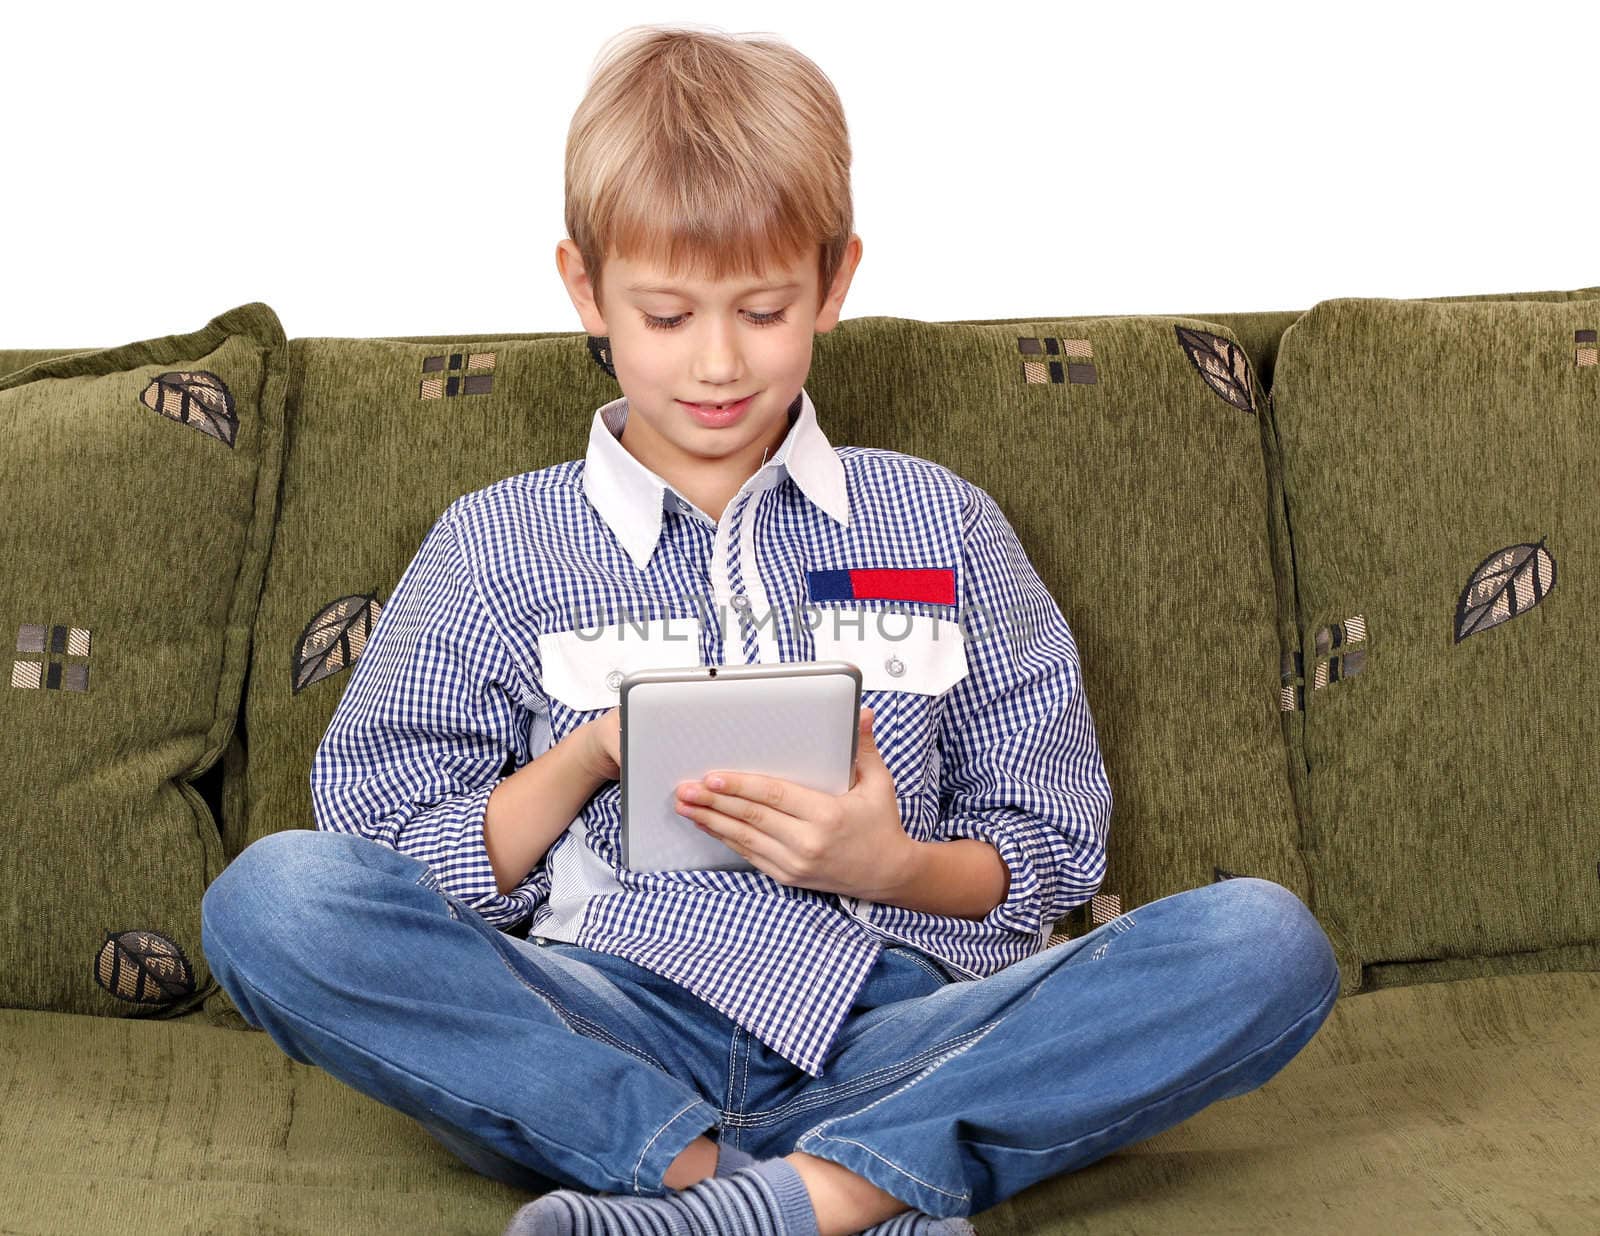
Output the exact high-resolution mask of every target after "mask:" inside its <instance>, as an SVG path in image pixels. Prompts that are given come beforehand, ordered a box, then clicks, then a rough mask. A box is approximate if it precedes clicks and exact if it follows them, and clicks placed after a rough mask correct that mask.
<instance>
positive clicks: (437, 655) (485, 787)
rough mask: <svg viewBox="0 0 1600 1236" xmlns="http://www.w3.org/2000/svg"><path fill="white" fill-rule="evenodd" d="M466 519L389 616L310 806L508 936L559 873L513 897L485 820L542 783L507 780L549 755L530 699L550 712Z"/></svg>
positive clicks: (322, 764) (325, 752)
mask: <svg viewBox="0 0 1600 1236" xmlns="http://www.w3.org/2000/svg"><path fill="white" fill-rule="evenodd" d="M453 511H454V506H453V504H452V507H451V509H450V510H446V511H445V513H444V514H443V515H441V516H440V517H439V519H438V521H437V522H436V523H435V524H434V525H433V527H432V529H430V530H429V532H428V535H427V536H426V537H425V538H424V539H423V542H422V546H421V548H420V549H418V551H417V553H416V556H415V557H414V558H413V559H412V560H411V563H410V565H409V566H407V567H406V570H405V573H404V574H403V575H402V576H401V577H400V582H399V583H397V584H396V585H395V588H394V591H393V593H392V594H391V595H390V597H389V600H388V602H387V603H386V604H385V605H384V606H383V609H382V611H381V612H380V613H379V616H378V622H377V624H376V625H375V626H374V628H373V631H372V634H371V637H370V638H369V639H368V641H367V644H366V646H365V648H364V649H363V650H362V652H361V656H360V658H359V659H358V660H357V661H356V664H355V668H354V669H353V670H352V671H351V678H350V681H349V682H348V683H347V684H346V685H345V691H344V694H343V696H341V697H340V700H339V704H338V707H337V708H336V709H335V710H334V714H333V719H332V720H331V722H330V723H329V725H328V729H327V732H326V733H325V734H324V735H323V737H322V741H321V743H320V744H319V745H318V747H317V750H316V754H315V755H314V756H313V758H312V762H311V798H312V804H313V809H314V812H315V816H316V826H317V827H318V828H319V829H324V830H328V831H334V832H349V833H359V834H360V835H362V836H364V837H367V838H370V839H371V840H374V841H379V842H382V843H383V844H385V845H388V846H392V847H393V848H394V849H396V850H399V851H401V852H402V853H405V854H409V855H411V856H412V857H414V858H419V859H422V860H423V861H424V862H426V863H428V865H429V866H430V867H432V869H433V872H434V874H435V875H436V876H437V877H438V880H439V884H440V886H441V887H442V888H443V890H444V891H446V892H448V893H450V894H452V895H453V896H455V897H458V898H459V899H460V900H462V901H463V902H465V903H466V904H467V905H469V906H471V907H472V908H473V909H474V910H476V911H477V912H478V913H479V914H481V915H482V916H483V917H484V918H485V919H486V920H487V921H489V922H491V923H493V924H495V925H497V926H502V927H506V926H510V925H512V924H514V923H517V922H519V921H521V920H522V919H524V918H526V917H528V915H529V914H530V913H532V911H533V908H534V907H535V906H536V905H537V904H538V902H539V901H540V900H542V898H543V897H544V896H545V895H546V894H547V893H548V891H549V878H548V872H547V871H544V870H538V871H536V872H532V873H529V874H527V878H525V879H522V881H521V884H520V886H519V887H517V888H515V889H514V890H509V891H510V892H512V893H513V894H514V895H504V894H502V893H501V891H500V884H499V883H498V882H497V880H496V875H495V869H494V864H492V863H491V862H490V858H489V853H488V849H487V844H486V838H485V835H484V819H485V812H486V810H487V807H488V803H489V796H490V795H491V794H492V793H493V792H494V790H495V788H496V787H497V786H499V785H500V784H501V783H502V782H506V781H510V780H511V779H512V778H513V777H515V776H519V775H521V773H526V772H530V771H531V769H530V768H528V767H525V768H522V769H519V771H518V773H517V774H512V775H511V776H507V775H505V773H504V769H505V767H506V763H507V757H508V756H515V757H516V762H518V763H524V762H525V761H527V760H528V759H530V758H531V757H532V756H535V755H538V754H540V753H539V752H536V751H530V750H529V749H528V748H529V746H530V744H531V742H532V741H533V740H532V739H531V738H530V730H531V729H533V728H534V725H535V723H536V722H537V721H538V720H540V718H539V717H538V716H537V714H536V712H535V711H533V710H531V709H530V708H527V707H523V706H522V704H521V703H519V697H521V698H526V699H527V700H528V701H529V702H530V704H532V705H534V706H535V707H537V706H538V705H539V704H540V703H541V701H538V700H537V699H536V697H535V696H534V695H533V693H532V691H531V690H528V689H527V688H525V687H523V686H522V685H520V684H521V683H522V679H521V676H520V675H519V673H518V670H517V667H516V665H515V663H514V661H513V659H512V657H511V655H510V653H509V651H508V649H507V648H506V645H505V642H504V640H503V639H502V638H501V636H500V633H499V631H498V630H497V629H496V628H495V626H494V624H493V621H492V620H491V619H490V617H489V615H488V613H487V611H486V610H485V608H484V606H483V603H482V600H481V598H480V596H479V594H478V591H477V589H476V588H475V587H474V585H473V583H472V580H471V578H470V576H469V574H468V571H467V566H466V562H465V559H464V558H463V556H462V552H461V547H460V545H459V543H458V541H457V536H456V530H455V524H454V520H453ZM525 690H527V694H526V695H525V696H524V694H523V692H524V691H525ZM540 728H541V730H543V727H540ZM543 733H544V736H545V743H546V745H548V730H543ZM580 805H581V804H580ZM566 822H567V823H570V822H571V817H569V818H568V820H567V821H566ZM561 827H562V828H564V827H565V824H562V826H561ZM559 832H560V829H556V830H555V833H554V834H553V836H554V835H559ZM553 836H552V838H551V839H552V840H553ZM546 846H548V842H546ZM542 855H543V850H542V849H541V850H540V852H539V854H538V855H536V856H534V857H533V859H532V861H533V862H535V863H536V862H537V861H538V859H539V858H542ZM503 865H504V864H503V863H502V866H503ZM523 871H524V873H528V868H524V869H523ZM512 882H513V883H514V882H515V881H512Z"/></svg>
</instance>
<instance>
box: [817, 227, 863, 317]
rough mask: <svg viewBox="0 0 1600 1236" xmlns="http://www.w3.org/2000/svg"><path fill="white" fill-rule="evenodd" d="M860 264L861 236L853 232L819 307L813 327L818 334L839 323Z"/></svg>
mask: <svg viewBox="0 0 1600 1236" xmlns="http://www.w3.org/2000/svg"><path fill="white" fill-rule="evenodd" d="M860 264H861V237H860V236H859V235H857V234H856V233H854V232H852V233H851V234H850V240H849V242H848V243H847V244H846V245H845V249H844V256H843V257H842V258H841V259H840V261H839V269H838V270H837V271H835V272H834V275H833V287H832V288H831V289H829V291H828V294H827V295H826V296H824V297H823V298H822V304H821V305H820V306H818V308H817V324H816V326H815V327H814V328H813V329H814V330H815V331H816V333H817V334H819V335H825V334H827V333H828V332H829V331H830V330H832V329H833V328H834V327H835V326H837V325H839V314H840V313H841V312H842V311H843V309H844V297H845V293H846V292H848V291H849V290H850V281H851V280H852V279H853V278H855V273H856V267H857V266H859V265H860Z"/></svg>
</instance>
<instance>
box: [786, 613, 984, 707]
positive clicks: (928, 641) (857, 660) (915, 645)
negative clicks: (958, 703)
mask: <svg viewBox="0 0 1600 1236" xmlns="http://www.w3.org/2000/svg"><path fill="white" fill-rule="evenodd" d="M908 624H909V625H908ZM812 636H813V638H814V640H815V648H816V657H817V660H819V661H835V660H837V661H849V662H850V663H851V664H852V665H854V666H856V667H857V668H858V669H859V670H860V671H861V689H862V691H863V692H866V691H895V692H905V693H908V694H911V695H924V696H938V695H943V694H944V693H945V692H946V691H948V690H949V689H950V688H951V687H953V686H955V685H956V683H958V682H960V681H961V680H962V679H963V678H965V677H966V676H967V648H966V640H965V638H964V637H963V635H962V632H961V624H960V623H958V622H955V621H954V620H952V619H949V618H939V617H936V616H934V615H931V614H907V613H903V612H898V611H890V610H824V611H823V612H822V619H821V621H820V622H819V623H818V624H817V627H816V629H815V630H814V631H813V632H812Z"/></svg>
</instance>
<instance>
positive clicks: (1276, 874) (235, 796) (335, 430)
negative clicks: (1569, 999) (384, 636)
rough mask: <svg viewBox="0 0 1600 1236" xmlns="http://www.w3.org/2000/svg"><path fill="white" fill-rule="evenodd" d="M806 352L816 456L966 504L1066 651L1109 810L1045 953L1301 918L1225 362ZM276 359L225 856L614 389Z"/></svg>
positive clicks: (996, 341)
mask: <svg viewBox="0 0 1600 1236" xmlns="http://www.w3.org/2000/svg"><path fill="white" fill-rule="evenodd" d="M815 346H816V351H815V356H814V361H813V366H812V370H811V373H810V376H809V378H808V380H807V389H808V391H809V392H810V393H811V395H812V397H813V400H814V401H815V403H816V405H817V409H818V416H819V421H820V423H821V425H822V427H823V430H824V432H825V433H827V435H828V437H829V439H830V440H831V441H832V442H833V443H834V444H835V445H861V446H875V447H887V448H891V449H895V450H899V451H903V452H905V453H908V454H911V455H918V456H922V457H924V458H928V459H932V460H936V461H938V462H939V463H942V464H945V465H946V466H948V467H950V468H952V469H953V470H954V471H956V472H957V473H959V474H961V475H962V476H965V477H967V478H968V479H969V480H971V481H973V482H975V483H976V484H978V485H980V486H982V487H983V488H985V489H987V490H988V491H989V492H990V493H991V494H993V495H994V496H995V498H996V499H997V501H998V502H999V503H1000V505H1001V507H1002V509H1003V510H1004V511H1005V513H1006V515H1007V516H1008V517H1009V518H1010V520H1011V521H1012V523H1013V525H1014V526H1015V528H1016V530H1017V533H1018V535H1019V537H1020V538H1021V540H1022V543H1023V545H1024V547H1025V548H1026V549H1027V551H1028V553H1029V555H1030V557H1031V559H1032V561H1033V563H1034V565H1035V566H1036V568H1037V569H1038V571H1039V573H1040V575H1041V577H1042V578H1043V580H1044V582H1045V583H1046V585H1047V586H1048V587H1049V588H1050V590H1051V592H1052V594H1053V595H1054V596H1055V598H1056V599H1057V602H1058V603H1059V604H1060V605H1061V607H1062V609H1063V612H1064V613H1065V614H1066V616H1067V619H1068V622H1069V624H1070V625H1071V627H1072V630H1073V634H1074V636H1075V638H1076V641H1077V644H1078V648H1079V654H1080V661H1081V664H1082V666H1083V670H1084V679H1085V683H1086V688H1087V694H1088V698H1089V702H1090V707H1091V711H1092V713H1093V715H1094V718H1095V722H1096V728H1097V731H1098V734H1099V737H1100V741H1101V747H1102V750H1103V752H1104V753H1105V756H1106V760H1107V766H1108V773H1109V776H1110V779H1111V782H1112V788H1113V794H1114V798H1115V802H1114V807H1113V819H1112V824H1111V834H1110V840H1109V869H1108V874H1107V877H1106V880H1105V882H1104V884H1103V885H1102V889H1101V893H1100V895H1098V896H1097V897H1096V898H1095V899H1094V901H1093V902H1092V903H1090V904H1088V905H1085V906H1084V907H1082V908H1080V909H1079V910H1078V911H1075V912H1074V914H1073V915H1070V916H1068V917H1067V918H1065V919H1063V920H1061V922H1060V923H1059V924H1058V928H1059V930H1060V931H1062V932H1064V933H1065V934H1068V935H1074V936H1075V935H1078V934H1082V933H1083V932H1084V931H1087V930H1089V929H1091V928H1092V927H1094V926H1097V925H1098V924H1099V923H1100V922H1103V921H1105V920H1106V919H1108V918H1111V917H1115V916H1116V915H1117V914H1118V913H1120V912H1121V911H1122V910H1124V909H1131V908H1132V907H1133V906H1135V905H1139V904H1143V903H1144V902H1147V901H1151V900H1154V899H1156V898H1159V897H1163V896H1167V895H1168V894H1170V893H1173V892H1177V891H1179V890H1181V889H1185V888H1191V887H1193V886H1195V885H1197V884H1205V883H1208V882H1210V881H1212V880H1215V879H1218V878H1224V877H1226V876H1230V875H1251V876H1259V877H1262V878H1265V879H1270V880H1273V881H1276V882H1278V883H1281V884H1283V885H1285V886H1286V887H1289V888H1291V889H1293V890H1295V891H1296V892H1297V893H1299V894H1300V895H1301V896H1302V898H1303V899H1305V900H1307V901H1308V902H1309V900H1310V889H1309V886H1308V882H1307V878H1306V873H1305V869H1304V866H1303V863H1302V861H1301V859H1300V857H1299V855H1298V853H1297V850H1296V846H1297V842H1298V837H1297V831H1296V825H1295V816H1294V810H1293V803H1292V799H1291V797H1290V791H1289V783H1288V777H1287V773H1286V771H1285V766H1286V762H1287V754H1286V751H1285V749H1284V746H1283V740H1282V736H1281V733H1280V729H1279V724H1280V723H1279V718H1278V713H1277V692H1278V662H1279V647H1280V643H1281V638H1282V637H1281V635H1280V632H1279V631H1278V628H1277V622H1278V618H1277V610H1276V602H1275V597H1274V592H1273V575H1272V565H1271V564H1272V560H1271V555H1270V552H1269V547H1268V521H1267V518H1266V516H1267V509H1268V508H1267V503H1268V498H1267V490H1266V481H1265V475H1264V470H1263V468H1262V464H1261V447H1260V422H1259V420H1258V412H1259V410H1260V403H1261V394H1260V389H1259V384H1258V383H1257V382H1256V381H1255V380H1254V378H1253V375H1252V373H1251V367H1250V363H1249V360H1248V357H1247V356H1246V355H1245V354H1244V353H1243V351H1242V349H1240V348H1239V346H1238V341H1237V339H1235V338H1234V337H1233V336H1232V335H1231V334H1230V333H1229V332H1227V331H1226V330H1223V329H1221V328H1218V327H1216V326H1215V325H1214V324H1208V323H1206V322H1204V321H1199V320H1195V319H1180V318H1172V317H1159V316H1147V317H1126V316H1125V317H1113V318H1095V319H1077V320H1071V319H1048V320H1040V321H1036V322H1033V323H1023V324H1011V325H991V326H984V325H975V324H943V323H928V322H920V321H914V320H908V319H899V318H887V317H869V318H858V319H850V320H847V321H844V322H842V323H841V324H840V325H839V327H838V328H837V329H836V330H834V331H832V332H829V333H826V334H822V335H819V336H818V337H817V339H816V345H815ZM291 348H292V350H293V353H294V357H295V362H296V364H295V369H296V375H295V380H294V382H293V384H292V386H291V392H290V396H289V404H290V421H291V431H290V450H289V454H288V457H287V459H286V461H285V478H286V479H285V486H284V498H283V505H282V511H281V513H280V517H279V528H278V534H277V537H276V540H275V542H274V547H273V558H272V562H271V564H270V565H269V568H268V572H267V579H266V584H265V591H264V594H263V597H262V602H261V613H260V620H259V623H258V626H257V631H256V641H255V647H254V652H253V659H252V664H253V672H252V675H251V678H250V683H249V687H248V697H247V699H246V730H247V740H246V741H247V749H248V759H247V761H246V762H245V764H244V768H243V782H244V785H243V789H242V791H241V790H240V788H239V786H238V782H237V781H230V784H229V795H228V801H229V803H230V806H229V810H228V813H227V814H228V825H227V830H226V842H227V846H226V848H227V852H228V853H229V854H230V856H231V855H233V854H236V853H238V852H239V850H241V849H242V848H244V846H246V845H248V844H249V843H250V842H252V841H254V840H255V839H257V838H258V837H261V836H264V835H266V834H267V833H269V832H273V831H276V830H278V829H282V828H291V827H300V828H309V827H313V826H314V822H315V821H314V816H313V813H312V809H311V802H310V793H309V785H308V770H309V767H310V763H311V758H312V755H313V753H314V752H315V750H316V747H317V744H318V743H319V742H320V740H321V737H322V735H323V733H324V732H325V731H326V729H327V726H328V722H329V720H330V719H331V717H332V715H333V711H334V709H335V707H336V706H337V704H338V701H339V697H340V694H341V693H342V691H343V689H344V685H345V683H346V682H347V681H348V679H349V674H348V668H349V666H350V664H352V663H353V661H354V659H355V658H356V657H357V656H359V654H360V650H361V647H362V645H363V643H364V640H365V637H366V634H367V632H368V631H370V629H371V624H372V623H373V622H374V621H375V620H376V613H377V611H378V609H379V608H380V607H381V605H382V603H383V602H384V600H386V599H387V597H388V596H389V593H390V590H391V589H392V588H393V586H394V583H395V581H396V580H398V578H399V576H400V574H401V572H402V571H403V570H404V569H405V567H406V565H407V563H408V562H409V561H410V559H411V557H412V556H413V555H414V554H415V552H416V549H417V547H418V545H419V544H420V543H421V540H422V538H423V536H424V535H425V534H426V532H427V530H428V528H429V527H430V526H431V525H432V523H433V522H434V521H435V520H436V519H437V517H438V515H439V513H440V512H441V511H442V510H443V509H444V508H445V507H446V506H448V505H449V503H450V502H451V501H452V500H454V499H455V498H456V497H458V496H459V495H461V494H462V493H466V492H469V491H471V490H473V489H476V488H478V487H481V486H483V485H487V484H490V483H492V482H494V481H496V480H499V479H501V478H502V477H505V476H508V475H512V474H515V473H517V472H521V471H526V470H532V469H536V468H541V467H545V466H547V465H549V464H552V463H558V462H561V461H564V460H568V459H573V458H579V457H581V456H582V455H583V454H584V450H585V447H586V443H587V435H588V430H589V424H590V419H591V417H592V415H593V412H594V410H595V409H596V408H597V407H598V406H599V405H600V404H602V403H604V402H606V401H607V400H610V399H613V398H615V397H616V396H617V394H618V393H619V392H618V387H617V384H616V382H615V380H614V379H612V378H610V377H609V376H607V375H606V374H605V373H604V372H603V371H602V370H601V369H600V368H599V367H598V366H597V365H596V364H595V363H594V362H593V360H592V359H591V357H590V355H589V352H588V348H587V343H586V337H585V336H584V335H583V334H582V333H581V332H567V333H561V334H549V335H544V336H539V337H520V338H510V339H507V338H504V337H501V338H499V339H491V338H483V339H476V338H471V337H466V338H457V339H450V338H449V337H444V338H443V339H439V340H436V341H434V342H431V343H423V342H401V341H394V340H377V339H304V340H295V341H294V342H293V343H292V344H291ZM1191 348H1193V349H1195V352H1194V354H1193V355H1191V351H1190V349H1191ZM491 354H492V356H493V361H492V368H490V365H491V362H490V360H489V359H488V358H489V356H490V355H491ZM429 357H444V358H445V360H444V361H443V365H444V368H443V369H442V370H437V371H436V370H433V369H430V368H428V367H427V364H428V361H427V358H429ZM474 357H476V359H477V363H476V364H474ZM1197 357H1198V358H1200V359H1198V360H1197V359H1196V358H1197ZM452 359H455V360H457V361H458V367H457V368H455V369H454V370H452V369H451V368H450V364H451V360H452ZM1202 364H1204V365H1206V366H1208V367H1209V368H1210V369H1212V370H1215V375H1214V380H1212V381H1208V380H1207V378H1206V376H1205V374H1204V373H1203V372H1202V367H1201V366H1202ZM452 374H454V376H456V377H458V378H462V379H466V378H470V377H471V376H472V375H475V374H476V375H480V376H485V377H492V381H490V382H484V383H479V384H478V385H479V386H480V387H485V388H487V389H481V390H479V391H477V392H475V393H474V392H469V390H468V388H467V385H466V382H464V381H462V382H459V383H458V384H457V387H456V389H457V391H458V392H459V393H458V394H455V395H449V394H442V395H441V396H440V397H438V398H424V397H423V396H424V394H425V393H427V388H424V386H423V385H422V384H423V383H424V382H425V381H428V380H430V379H431V378H434V377H443V378H448V377H450V376H451V375H452ZM446 389H448V388H446ZM1156 495H1159V500H1156V499H1155V496H1156ZM358 532H359V534H357V533H358ZM1202 716H1203V717H1204V719H1205V720H1204V734H1203V738H1201V739H1198V740H1197V735H1196V732H1195V731H1196V718H1197V717H1202ZM227 1003H228V1002H227V1001H226V998H225V997H222V998H219V1001H218V1002H217V1005H216V1007H217V1011H218V1013H219V1016H222V1017H226V1016H227V1015H228V1010H227Z"/></svg>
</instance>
